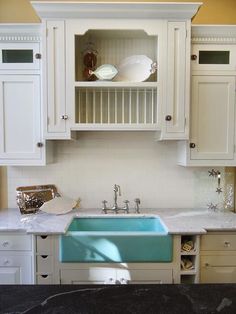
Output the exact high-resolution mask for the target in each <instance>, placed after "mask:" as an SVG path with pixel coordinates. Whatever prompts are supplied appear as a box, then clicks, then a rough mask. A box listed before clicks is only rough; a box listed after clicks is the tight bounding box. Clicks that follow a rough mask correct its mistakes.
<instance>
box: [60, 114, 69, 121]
mask: <svg viewBox="0 0 236 314" xmlns="http://www.w3.org/2000/svg"><path fill="white" fill-rule="evenodd" d="M68 118H69V117H68V115H67V114H63V115H62V116H61V119H62V120H67V119H68Z"/></svg>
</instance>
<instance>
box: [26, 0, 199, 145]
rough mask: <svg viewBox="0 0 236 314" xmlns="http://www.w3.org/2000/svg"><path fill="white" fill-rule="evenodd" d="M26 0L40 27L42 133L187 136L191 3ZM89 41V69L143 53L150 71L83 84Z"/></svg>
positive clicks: (51, 135) (53, 136) (54, 136)
mask: <svg viewBox="0 0 236 314" xmlns="http://www.w3.org/2000/svg"><path fill="white" fill-rule="evenodd" d="M31 3H32V5H33V7H34V9H35V10H36V12H37V13H38V15H39V16H40V18H41V19H42V20H43V28H44V51H45V52H46V59H45V61H44V80H45V85H44V103H45V105H46V108H45V112H46V116H44V117H45V128H44V129H45V136H46V138H51V139H60V138H61V139H63V138H69V137H70V131H78V130H147V131H151V130H152V131H158V134H157V138H158V139H187V138H188V133H189V132H188V128H189V126H188V124H189V122H188V119H189V75H190V74H189V73H190V69H189V59H190V21H191V17H192V16H193V15H194V14H195V13H196V12H197V9H198V7H199V4H198V3H195V4H194V3H178V4H173V3H148V4H146V3H145V4H142V3H135V4H132V5H131V4H130V3H99V4H94V3H68V2H66V1H64V2H60V3H58V2H53V1H47V2H36V1H31ZM134 7H135V8H134ZM170 16H171V18H170ZM88 42H92V43H93V44H94V46H95V49H96V50H97V51H98V56H97V64H96V66H95V68H97V67H98V66H100V65H103V64H112V65H115V66H118V64H119V63H120V62H121V61H122V60H124V58H127V57H130V56H133V55H138V56H143V55H146V56H148V57H149V58H150V59H151V60H153V62H157V72H156V73H155V74H152V75H151V76H150V78H149V79H148V80H147V81H145V82H136V81H135V78H136V77H134V79H133V80H131V81H124V80H122V79H118V80H117V81H115V80H114V81H94V82H91V81H86V80H85V79H84V78H83V71H84V64H83V52H84V51H85V49H86V47H87V43H88ZM141 62H142V60H141V61H140V62H138V65H139V63H141ZM132 66H133V65H132ZM133 70H134V68H133ZM134 72H135V71H134ZM141 72H142V71H141Z"/></svg>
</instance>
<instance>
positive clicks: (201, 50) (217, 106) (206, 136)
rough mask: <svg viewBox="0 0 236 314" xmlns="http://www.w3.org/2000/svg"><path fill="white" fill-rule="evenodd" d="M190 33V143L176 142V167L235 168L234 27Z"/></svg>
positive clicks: (201, 27) (235, 74)
mask: <svg viewBox="0 0 236 314" xmlns="http://www.w3.org/2000/svg"><path fill="white" fill-rule="evenodd" d="M192 34H193V35H192V36H193V37H192V54H191V63H192V71H191V107H190V108H191V119H190V140H189V141H185V142H179V164H181V165H185V166H188V165H189V166H213V165H214V166H227V165H228V166H235V165H236V155H235V140H236V137H235V123H236V119H235V100H236V97H235V91H236V28H235V27H233V26H207V27H206V26H195V27H193V32H192Z"/></svg>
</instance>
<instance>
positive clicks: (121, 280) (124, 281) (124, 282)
mask: <svg viewBox="0 0 236 314" xmlns="http://www.w3.org/2000/svg"><path fill="white" fill-rule="evenodd" d="M128 282H129V281H128V279H125V278H121V279H120V283H121V284H122V285H127V284H128Z"/></svg>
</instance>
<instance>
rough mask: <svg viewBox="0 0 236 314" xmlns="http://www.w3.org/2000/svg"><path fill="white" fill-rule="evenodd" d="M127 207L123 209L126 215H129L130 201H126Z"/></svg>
mask: <svg viewBox="0 0 236 314" xmlns="http://www.w3.org/2000/svg"><path fill="white" fill-rule="evenodd" d="M124 204H125V206H124V207H123V209H124V211H126V213H127V214H128V213H129V201H128V200H125V201H124Z"/></svg>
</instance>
